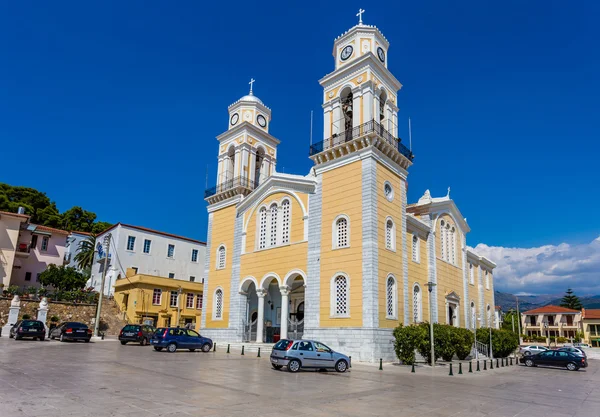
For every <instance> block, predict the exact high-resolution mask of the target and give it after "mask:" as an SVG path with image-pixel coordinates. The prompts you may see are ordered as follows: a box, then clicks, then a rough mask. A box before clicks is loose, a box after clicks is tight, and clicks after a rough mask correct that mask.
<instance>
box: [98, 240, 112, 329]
mask: <svg viewBox="0 0 600 417" xmlns="http://www.w3.org/2000/svg"><path fill="white" fill-rule="evenodd" d="M110 238H111V234H110V233H109V234H107V235H106V236H104V247H105V253H104V256H105V258H104V269H103V270H102V280H101V281H100V296H99V297H98V305H97V306H96V320H95V323H94V336H95V337H98V334H99V331H100V313H101V312H102V298H103V297H104V281H105V280H106V270H107V269H108V254H109V250H110ZM98 252H100V251H98ZM109 292H110V289H109Z"/></svg>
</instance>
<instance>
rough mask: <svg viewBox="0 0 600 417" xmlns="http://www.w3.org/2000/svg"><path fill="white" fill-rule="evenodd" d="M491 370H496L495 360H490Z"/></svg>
mask: <svg viewBox="0 0 600 417" xmlns="http://www.w3.org/2000/svg"><path fill="white" fill-rule="evenodd" d="M490 369H494V360H493V359H490Z"/></svg>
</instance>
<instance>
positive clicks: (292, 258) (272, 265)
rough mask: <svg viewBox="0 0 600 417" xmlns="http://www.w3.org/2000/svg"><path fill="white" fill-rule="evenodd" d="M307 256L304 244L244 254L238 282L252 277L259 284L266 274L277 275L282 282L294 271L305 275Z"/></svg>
mask: <svg viewBox="0 0 600 417" xmlns="http://www.w3.org/2000/svg"><path fill="white" fill-rule="evenodd" d="M307 256H308V243H306V242H300V243H295V244H291V245H285V246H278V247H274V248H271V249H265V250H260V251H256V252H252V253H247V254H244V255H242V257H241V267H240V282H241V281H243V280H244V279H245V278H247V277H249V276H252V277H254V278H256V281H257V282H258V283H259V284H260V282H261V279H262V278H263V277H265V275H267V274H268V273H275V274H277V275H278V276H279V277H280V278H281V280H282V281H283V279H284V278H285V276H286V275H287V274H288V273H289V272H290V271H292V270H294V269H300V270H302V271H303V272H304V273H306V262H307ZM281 284H283V282H282V283H281Z"/></svg>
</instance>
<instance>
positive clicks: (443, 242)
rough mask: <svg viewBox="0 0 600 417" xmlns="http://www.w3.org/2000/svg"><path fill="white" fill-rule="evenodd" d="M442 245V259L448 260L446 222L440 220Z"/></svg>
mask: <svg viewBox="0 0 600 417" xmlns="http://www.w3.org/2000/svg"><path fill="white" fill-rule="evenodd" d="M440 246H441V248H442V253H441V255H442V259H443V260H446V222H445V221H443V220H442V221H441V222H440Z"/></svg>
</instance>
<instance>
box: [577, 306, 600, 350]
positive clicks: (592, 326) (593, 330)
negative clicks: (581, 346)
mask: <svg viewBox="0 0 600 417" xmlns="http://www.w3.org/2000/svg"><path fill="white" fill-rule="evenodd" d="M581 313H582V322H583V338H584V340H585V342H586V343H588V344H590V345H591V346H592V347H600V309H589V308H584V309H582V310H581Z"/></svg>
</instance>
